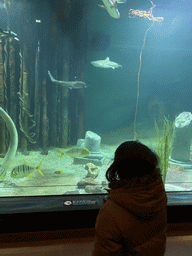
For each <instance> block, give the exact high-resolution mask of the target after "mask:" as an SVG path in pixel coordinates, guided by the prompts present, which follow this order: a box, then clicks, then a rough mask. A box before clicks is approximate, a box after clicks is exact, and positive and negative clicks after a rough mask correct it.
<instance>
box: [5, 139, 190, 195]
mask: <svg viewBox="0 0 192 256" xmlns="http://www.w3.org/2000/svg"><path fill="white" fill-rule="evenodd" d="M125 140H126V139H125V138H123V139H122V138H121V140H119V141H118V143H114V141H113V142H112V143H111V144H102V145H101V153H103V155H104V163H103V165H102V166H98V168H99V170H100V173H99V175H98V177H97V178H96V179H95V181H96V182H97V183H98V184H99V185H98V186H99V187H100V186H101V184H102V182H103V181H105V182H106V178H105V174H106V171H107V169H108V167H109V165H110V163H112V159H113V157H114V152H115V150H116V148H117V147H118V145H119V144H121V143H122V142H123V141H125ZM141 142H142V143H144V144H146V145H148V146H152V147H154V146H155V144H156V143H155V140H153V139H150V140H148V139H143V140H141ZM68 149H69V148H67V149H63V151H64V152H66V151H67V150H68ZM40 153H41V151H30V154H29V155H27V156H25V155H22V154H21V152H17V154H16V156H15V158H14V160H13V161H12V162H11V163H10V169H13V168H14V167H16V166H19V165H23V164H26V165H28V166H30V167H33V168H35V167H37V166H38V164H39V163H40V162H41V161H42V165H41V167H40V169H41V171H42V173H43V175H44V176H42V175H41V174H40V173H39V172H38V171H37V170H35V171H34V172H33V173H32V174H31V176H30V177H29V178H28V177H25V178H22V179H12V180H11V181H12V183H13V184H12V185H9V186H7V185H5V183H4V181H0V197H12V196H41V195H62V194H65V193H66V192H67V191H76V190H79V193H81V194H83V193H86V192H85V190H84V189H78V187H77V183H78V182H79V181H80V180H82V179H83V178H85V177H86V175H87V170H86V169H85V165H84V164H83V165H74V164H73V158H71V157H69V156H68V155H66V154H64V156H63V157H62V159H60V156H61V153H60V151H59V150H58V149H56V148H53V149H50V150H49V151H48V155H41V154H40ZM2 160H3V159H1V160H0V161H2ZM56 171H63V172H62V173H61V174H57V173H55V172H56ZM165 189H166V191H190V190H192V170H191V171H190V170H189V171H187V172H186V171H184V170H183V168H180V167H177V166H173V165H169V168H168V172H167V178H166V185H165Z"/></svg>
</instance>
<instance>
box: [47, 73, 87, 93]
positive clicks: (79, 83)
mask: <svg viewBox="0 0 192 256" xmlns="http://www.w3.org/2000/svg"><path fill="white" fill-rule="evenodd" d="M48 75H49V77H50V78H51V81H52V82H53V83H56V84H60V85H62V86H64V87H67V88H69V89H81V88H86V87H87V86H86V83H84V82H82V81H73V82H69V81H59V80H56V79H55V78H54V77H53V76H52V75H51V73H50V71H48Z"/></svg>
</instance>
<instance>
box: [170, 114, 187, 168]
mask: <svg viewBox="0 0 192 256" xmlns="http://www.w3.org/2000/svg"><path fill="white" fill-rule="evenodd" d="M191 139H192V114H191V113H190V112H182V113H181V114H179V115H178V116H177V117H176V119H175V127H174V141H173V149H172V152H171V159H170V163H172V164H181V165H183V166H184V167H185V169H191V168H192V161H191V160H190V145H191Z"/></svg>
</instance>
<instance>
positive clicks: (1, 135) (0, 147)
mask: <svg viewBox="0 0 192 256" xmlns="http://www.w3.org/2000/svg"><path fill="white" fill-rule="evenodd" d="M2 52H3V46H2V41H1V40H0V107H2V108H3V109H4V105H5V104H4V100H5V95H4V82H3V55H2ZM0 141H1V143H0V153H5V152H6V143H5V122H4V121H3V120H2V119H0Z"/></svg>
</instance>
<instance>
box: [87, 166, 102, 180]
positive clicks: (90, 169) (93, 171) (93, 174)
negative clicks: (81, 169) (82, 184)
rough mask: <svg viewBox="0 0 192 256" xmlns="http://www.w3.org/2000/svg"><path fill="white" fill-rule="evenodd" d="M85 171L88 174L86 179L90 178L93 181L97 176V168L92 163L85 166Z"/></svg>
mask: <svg viewBox="0 0 192 256" xmlns="http://www.w3.org/2000/svg"><path fill="white" fill-rule="evenodd" d="M85 170H87V172H88V173H87V176H86V178H88V177H91V178H93V179H95V178H97V176H98V175H99V168H98V167H97V166H96V165H94V164H93V163H87V164H86V165H85Z"/></svg>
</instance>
